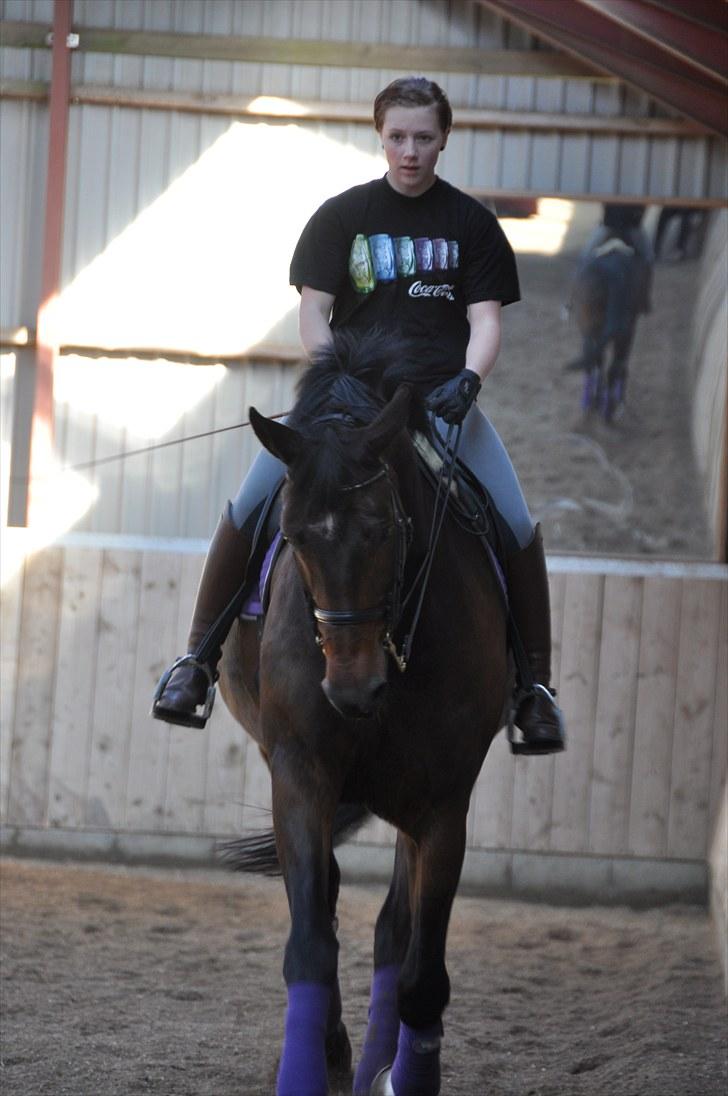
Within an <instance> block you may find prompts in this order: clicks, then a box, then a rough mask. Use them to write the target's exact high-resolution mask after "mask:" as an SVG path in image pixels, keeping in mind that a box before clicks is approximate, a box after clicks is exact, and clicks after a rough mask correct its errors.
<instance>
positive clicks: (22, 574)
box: [0, 530, 728, 861]
mask: <svg viewBox="0 0 728 1096" xmlns="http://www.w3.org/2000/svg"><path fill="white" fill-rule="evenodd" d="M16 533H17V535H18V537H20V536H22V535H23V533H22V532H21V531H19V530H18V531H16ZM183 543H184V542H179V541H175V542H167V543H166V544H165V543H164V542H152V541H149V542H146V543H145V542H144V541H140V542H136V543H134V542H130V541H129V539H128V538H112V537H106V538H104V540H103V541H101V540H100V538H93V537H89V536H87V535H84V534H76V535H75V536H74V538H72V539H71V538H69V539H68V540H67V541H66V542H65V543H64V544H63V545H55V546H52V547H49V548H46V549H44V550H42V551H39V552H37V553H35V554H33V555H31V556H29V558H28V559H27V561H26V563H25V565H24V567H22V568H21V570H20V571H18V572H17V573H16V575H15V576H14V577H11V578H10V580H9V582H8V583H7V584H6V587H5V589H4V590H3V621H2V623H3V664H2V669H3V681H2V686H3V689H2V693H3V709H2V719H3V723H2V754H1V755H0V761H1V762H2V764H1V765H0V772H1V773H2V784H1V785H0V797H1V798H0V810H1V817H2V821H3V822H4V823H5V824H7V825H8V826H11V827H38V828H41V829H42V828H44V827H51V828H53V827H55V828H61V829H64V830H78V831H84V830H90V831H107V832H108V831H111V832H114V833H129V832H131V833H144V834H156V835H162V834H187V835H225V834H232V833H238V832H241V831H246V830H255V829H259V828H267V827H268V825H269V821H270V820H269V817H268V815H267V810H268V806H269V789H268V779H267V774H266V772H265V770H264V768H263V766H262V763H261V761H260V758H259V755H258V751H257V749H256V747H255V746H254V744H253V743H252V742H250V741H248V739H247V736H246V735H245V734H244V732H243V731H242V729H241V728H240V727H239V726H237V725H236V724H235V722H234V721H233V720H232V718H231V717H230V716H229V715H228V713H227V711H226V710H225V707H224V705H223V704H222V703H221V702H220V703H219V704H218V705H217V707H216V709H215V711H214V714H213V717H212V719H211V721H210V724H209V725H208V728H207V729H206V730H205V731H203V732H196V731H191V730H184V729H181V728H175V727H167V726H165V725H163V724H161V723H158V722H155V721H153V720H151V719H150V718H149V715H148V712H149V706H150V698H151V694H152V691H153V688H154V685H155V682H156V681H157V679H158V677H159V675H160V673H161V671H162V669H163V667H164V665H165V664H166V663H167V662H168V661H170V660H171V658H172V657H173V656H174V655H175V654H177V653H179V652H180V651H181V650H182V649H183V645H184V639H185V633H186V627H187V618H188V614H189V611H190V607H191V603H192V599H193V595H194V590H195V587H196V583H197V579H198V576H199V572H200V568H201V564H202V559H203V554H202V550H201V546H200V545H199V544H196V543H195V542H187V550H186V551H181V550H180V545H181V544H183ZM550 572H551V587H552V599H553V632H554V646H555V671H556V675H555V676H556V684H557V687H558V689H559V694H560V699H561V704H562V706H563V708H564V710H565V712H566V717H567V720H568V728H569V748H568V750H567V751H566V753H565V754H564V755H562V756H559V757H556V758H554V757H550V758H545V759H534V758H518V759H514V758H513V757H512V756H511V754H510V753H509V750H508V747H507V743H506V741H505V737H504V736H503V735H501V736H499V738H498V739H497V741H496V743H495V745H494V747H493V749H492V751H491V754H490V755H489V757H488V759H487V760H486V764H485V766H484V769H483V772H482V774H481V777H480V779H479V781H478V784H477V786H476V789H475V793H474V796H473V801H472V808H471V813H470V819H469V831H468V843H469V847H470V848H471V849H496V850H528V851H532V852H550V853H571V854H579V855H599V856H607V857H609V856H615V857H616V856H619V857H624V856H627V857H646V858H653V859H654V858H659V859H665V858H666V859H675V860H701V861H703V860H705V859H706V858H707V856H708V851H709V847H710V843H711V840H712V837H713V832H714V828H715V819H716V817H717V814H718V810H719V806H720V802H721V796H722V794H723V791H722V788H723V779H724V776H725V770H726V731H725V727H726V724H725V716H726V673H725V667H726V662H727V660H728V650H727V648H726V633H727V631H728V569H726V568H725V567H719V566H717V565H700V564H695V565H690V564H684V565H680V564H650V563H641V564H635V565H633V566H631V565H629V564H627V563H617V562H616V561H612V562H609V561H603V562H602V561H588V560H574V559H568V558H565V557H558V558H554V559H552V560H551V561H550ZM361 840H362V841H364V842H367V843H370V844H372V843H373V844H375V845H376V844H387V843H388V842H389V841H390V840H391V833H390V831H389V829H388V827H385V826H383V825H381V824H379V823H373V824H372V826H370V827H369V828H368V829H367V830H366V831H365V832H364V833H363V835H362V838H361Z"/></svg>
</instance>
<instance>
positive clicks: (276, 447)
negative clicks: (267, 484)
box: [248, 407, 303, 467]
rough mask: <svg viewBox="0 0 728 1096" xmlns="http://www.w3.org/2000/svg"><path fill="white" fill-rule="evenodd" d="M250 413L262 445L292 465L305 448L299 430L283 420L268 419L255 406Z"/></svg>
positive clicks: (286, 463) (279, 458)
mask: <svg viewBox="0 0 728 1096" xmlns="http://www.w3.org/2000/svg"><path fill="white" fill-rule="evenodd" d="M248 414H249V417H250V425H251V426H252V427H253V430H254V431H255V433H256V436H257V438H258V441H259V442H260V443H261V445H263V446H265V448H266V449H267V450H268V452H269V453H272V454H273V456H274V457H277V458H278V460H282V461H283V463H284V464H285V465H287V466H289V467H290V465H291V464H293V462H294V460H295V459H296V457H297V456H298V455H299V453H300V452H301V449H302V448H303V438H302V437H301V435H300V434H299V433H298V431H297V430H293V429H292V428H291V427H290V426H286V425H285V424H284V423H282V422H276V420H275V419H267V418H266V417H265V415H261V413H260V411H256V409H255V408H254V407H251V408H250V410H249V412H248Z"/></svg>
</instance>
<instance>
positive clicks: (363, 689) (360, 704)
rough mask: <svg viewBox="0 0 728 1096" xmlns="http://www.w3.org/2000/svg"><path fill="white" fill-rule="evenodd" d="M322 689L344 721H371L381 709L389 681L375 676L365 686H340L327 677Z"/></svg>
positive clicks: (345, 684)
mask: <svg viewBox="0 0 728 1096" xmlns="http://www.w3.org/2000/svg"><path fill="white" fill-rule="evenodd" d="M321 688H322V689H323V691H324V696H325V697H326V699H327V700H328V702H329V704H330V705H331V707H332V708H335V709H336V711H337V712H338V713H339V715H341V716H343V717H344V719H370V718H371V717H372V716H374V715H376V713H377V711H378V710H379V708H380V707H381V704H382V701H383V699H384V693H385V691H386V688H387V679H386V677H378V676H375V677H371V678H370V679H369V680H368V681H367V682H366V683H365V684H354V683H340V684H339V683H336V682H332V681H330V680H329V678H328V677H325V678H324V679H323V681H322V682H321Z"/></svg>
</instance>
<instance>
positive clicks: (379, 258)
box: [369, 232, 397, 282]
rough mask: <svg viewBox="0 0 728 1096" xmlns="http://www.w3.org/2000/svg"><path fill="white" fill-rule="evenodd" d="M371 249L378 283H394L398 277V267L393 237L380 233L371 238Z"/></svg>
mask: <svg viewBox="0 0 728 1096" xmlns="http://www.w3.org/2000/svg"><path fill="white" fill-rule="evenodd" d="M369 247H370V249H371V252H372V262H373V263H374V277H375V278H376V279H377V281H378V282H393V281H395V279H396V277H397V266H396V263H395V260H394V243H393V241H392V237H391V236H388V235H387V234H386V232H379V233H377V235H376V236H370V237H369Z"/></svg>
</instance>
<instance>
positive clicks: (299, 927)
mask: <svg viewBox="0 0 728 1096" xmlns="http://www.w3.org/2000/svg"><path fill="white" fill-rule="evenodd" d="M338 958H339V943H338V940H337V939H336V934H335V932H334V929H333V926H332V925H331V922H330V920H329V919H328V918H327V919H326V920H325V921H323V922H319V923H318V924H316V923H315V922H311V921H310V920H309V919H308V918H306V919H303V918H300V917H295V916H294V918H293V922H292V925H291V933H290V936H289V937H288V941H287V943H286V950H285V956H284V959H283V977H284V979H285V981H286V985H292V984H293V983H294V982H319V983H322V984H324V985H332V984H333V983H334V982H335V980H336V970H337V965H338Z"/></svg>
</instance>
